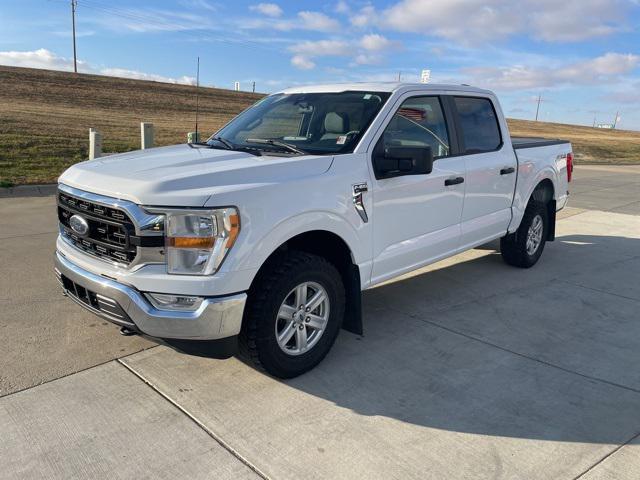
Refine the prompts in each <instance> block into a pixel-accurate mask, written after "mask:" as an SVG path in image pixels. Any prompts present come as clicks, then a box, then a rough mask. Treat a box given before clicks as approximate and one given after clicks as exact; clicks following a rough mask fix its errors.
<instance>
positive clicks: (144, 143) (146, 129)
mask: <svg viewBox="0 0 640 480" xmlns="http://www.w3.org/2000/svg"><path fill="white" fill-rule="evenodd" d="M140 144H141V148H142V150H144V149H145V148H153V123H147V122H141V123H140Z"/></svg>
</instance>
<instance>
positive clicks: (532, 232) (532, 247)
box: [526, 215, 544, 255]
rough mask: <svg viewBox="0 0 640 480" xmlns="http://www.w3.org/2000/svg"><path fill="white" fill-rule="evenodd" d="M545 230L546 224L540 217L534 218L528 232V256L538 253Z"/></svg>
mask: <svg viewBox="0 0 640 480" xmlns="http://www.w3.org/2000/svg"><path fill="white" fill-rule="evenodd" d="M543 230H544V222H543V221H542V217H541V216H540V215H536V216H535V217H533V220H532V221H531V225H529V230H528V231H527V246H526V248H527V254H528V255H533V254H534V253H536V252H537V251H538V248H539V247H540V244H541V243H542V233H543Z"/></svg>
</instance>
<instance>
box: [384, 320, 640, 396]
mask: <svg viewBox="0 0 640 480" xmlns="http://www.w3.org/2000/svg"><path fill="white" fill-rule="evenodd" d="M388 308H390V309H391V310H394V311H395V312H397V313H399V314H401V315H404V316H406V317H409V318H412V319H414V320H418V321H419V322H423V323H426V324H428V325H432V326H434V327H437V328H441V329H442V330H446V331H447V332H450V333H453V334H455V335H460V336H461V337H465V338H468V339H469V340H475V341H476V342H480V343H483V344H485V345H488V346H490V347H493V348H497V349H498V350H502V351H503V352H507V353H511V354H512V355H517V356H519V357H522V358H526V359H527V360H531V361H533V362H537V363H540V364H542V365H546V366H547V367H551V368H556V369H558V370H561V371H563V372H566V373H571V374H573V375H577V376H579V377H582V378H586V379H588V380H593V381H594V382H600V383H605V384H607V385H610V386H612V387H618V388H622V389H623V390H628V391H630V392H634V393H640V390H638V389H636V388H633V387H628V386H626V385H622V384H619V383H615V382H611V381H609V380H605V379H604V378H598V377H592V376H590V375H585V374H584V373H580V372H575V371H573V370H569V369H568V368H564V367H561V366H559V365H555V364H553V363H549V362H547V361H545V360H540V359H539V358H535V357H531V356H529V355H525V354H524V353H519V352H516V351H515V350H510V349H508V348H506V347H502V346H500V345H497V344H495V343H492V342H489V341H487V340H484V339H482V338H478V337H474V336H473V335H469V334H466V333H463V332H459V331H457V330H454V329H452V328H449V327H445V326H444V325H440V324H439V323H436V322H434V321H432V320H426V319H424V318H420V317H418V316H417V315H410V314H407V313H405V312H402V311H400V310H397V309H395V308H391V307H388Z"/></svg>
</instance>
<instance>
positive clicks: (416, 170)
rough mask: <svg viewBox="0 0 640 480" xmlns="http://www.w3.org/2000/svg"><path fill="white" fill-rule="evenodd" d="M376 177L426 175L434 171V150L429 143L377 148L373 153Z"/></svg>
mask: <svg viewBox="0 0 640 480" xmlns="http://www.w3.org/2000/svg"><path fill="white" fill-rule="evenodd" d="M373 166H374V169H375V173H376V178H378V179H380V178H392V177H399V176H401V175H425V174H428V173H431V172H432V171H433V152H432V151H431V147H430V146H428V145H425V146H421V147H413V146H412V147H404V146H397V145H390V146H387V147H384V148H376V149H375V151H374V154H373Z"/></svg>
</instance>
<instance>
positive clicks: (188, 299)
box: [55, 83, 573, 378]
mask: <svg viewBox="0 0 640 480" xmlns="http://www.w3.org/2000/svg"><path fill="white" fill-rule="evenodd" d="M572 160H573V154H572V150H571V145H570V144H569V143H568V142H564V141H559V140H545V139H531V138H518V139H516V138H512V137H510V135H509V130H508V128H507V123H506V122H505V118H504V116H503V114H502V111H501V109H500V105H499V103H498V100H497V98H496V97H495V95H494V94H493V93H492V92H489V91H486V90H480V89H477V88H472V87H469V86H464V85H463V86H460V85H424V84H396V83H361V84H360V83H355V84H337V85H322V86H305V87H296V88H292V89H288V90H284V91H282V92H279V93H275V94H273V95H270V96H267V97H265V98H263V99H261V100H260V101H258V102H257V103H256V104H255V105H253V106H252V107H250V108H248V109H247V110H245V111H244V112H242V113H241V114H240V115H238V116H237V117H235V118H234V119H233V120H231V121H230V122H229V123H228V124H227V125H225V126H224V127H223V128H222V129H220V130H219V131H218V132H216V133H215V134H214V135H213V136H211V137H210V138H209V139H208V140H207V142H205V143H198V144H184V145H175V146H170V147H162V148H154V149H150V150H144V151H139V152H133V153H124V154H120V155H113V156H109V157H106V158H101V159H96V160H93V161H88V162H83V163H79V164H77V165H74V166H72V167H71V168H69V169H68V170H67V171H66V172H64V173H63V175H62V176H61V177H60V179H59V191H58V217H59V221H60V235H59V237H58V239H57V249H56V250H57V251H56V253H55V270H56V274H57V276H58V279H59V280H60V283H61V284H62V287H63V290H64V293H65V294H66V295H67V296H68V297H69V298H71V299H72V300H74V301H75V302H77V303H78V304H79V305H81V306H83V307H84V308H86V309H88V310H90V311H91V312H93V313H95V314H97V315H99V316H100V317H102V318H105V319H107V320H109V321H111V322H113V323H115V324H118V325H120V326H121V327H122V328H121V332H122V333H124V334H136V333H137V334H141V335H145V336H149V337H152V338H155V339H158V341H160V342H162V343H166V344H169V345H171V346H173V347H174V348H176V349H178V350H181V351H185V352H189V353H193V354H205V355H210V356H217V357H220V358H226V357H229V356H231V355H234V354H235V353H236V352H239V353H240V354H242V355H244V357H245V358H247V359H250V360H252V361H253V362H255V364H256V365H257V366H259V367H261V368H263V369H264V370H266V371H267V372H269V373H270V374H272V375H274V376H277V377H281V378H290V377H294V376H296V375H299V374H301V373H303V372H305V371H307V370H309V369H311V368H313V367H314V366H315V365H317V364H318V363H319V362H320V361H321V360H322V359H323V358H324V357H325V355H326V354H327V353H328V352H329V350H330V348H331V347H332V345H333V343H334V341H335V339H336V336H337V335H338V332H339V330H340V328H341V327H342V328H345V329H347V330H350V331H353V332H356V333H362V318H361V308H360V297H361V291H362V290H364V289H368V288H371V287H373V286H375V285H377V284H379V283H381V282H384V281H385V280H388V279H390V278H392V277H395V276H398V275H401V274H403V273H405V272H408V271H411V270H415V269H418V268H421V267H424V266H425V265H428V264H430V263H433V262H436V261H438V260H441V259H443V258H446V257H450V256H452V255H455V254H457V253H460V252H462V251H465V250H468V249H471V248H473V247H476V246H478V245H481V244H484V243H487V242H489V241H490V240H493V239H498V238H499V239H500V240H501V241H500V245H501V250H502V256H503V257H504V260H505V261H506V262H507V263H508V264H510V265H514V266H517V267H524V268H527V267H531V266H532V265H534V264H535V263H536V262H537V261H538V259H539V258H540V255H541V254H542V251H543V249H544V246H545V242H546V241H548V240H553V239H554V231H555V219H556V211H557V210H560V209H561V208H563V207H564V206H565V204H566V202H567V198H568V183H569V182H570V181H571V172H572V169H573V165H572Z"/></svg>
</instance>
